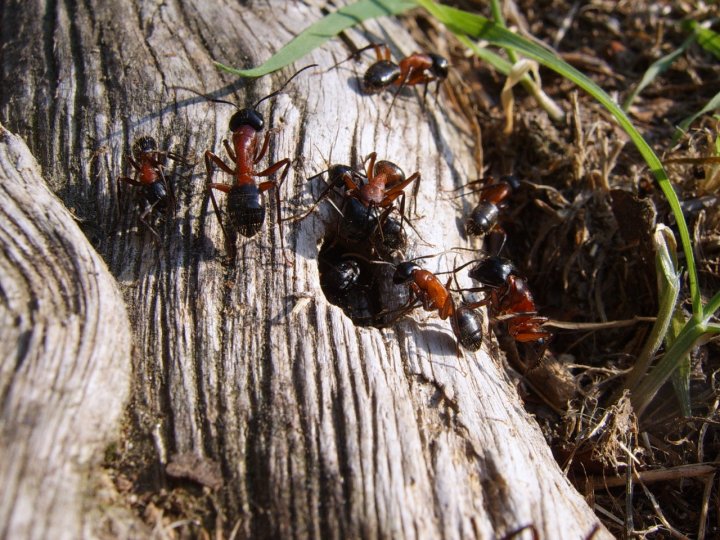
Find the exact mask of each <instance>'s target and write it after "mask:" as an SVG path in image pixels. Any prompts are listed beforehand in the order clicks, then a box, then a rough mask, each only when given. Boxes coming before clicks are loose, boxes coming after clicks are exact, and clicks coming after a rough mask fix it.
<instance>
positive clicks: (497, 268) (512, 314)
mask: <svg viewBox="0 0 720 540" xmlns="http://www.w3.org/2000/svg"><path fill="white" fill-rule="evenodd" d="M461 268H462V267H461ZM468 275H469V276H470V277H471V278H472V279H474V280H476V281H478V282H480V283H481V284H482V285H483V287H481V288H480V289H472V290H486V289H487V288H489V289H490V294H489V295H488V297H487V298H485V299H484V300H481V301H480V302H477V303H476V305H485V304H490V306H491V307H492V308H493V310H494V311H495V312H496V314H497V315H500V316H507V328H508V333H509V334H510V336H512V338H513V339H514V340H515V341H518V342H531V341H534V342H536V343H538V344H539V345H543V344H545V340H546V339H547V338H549V337H551V336H552V334H551V333H550V332H546V331H543V330H542V329H541V325H542V324H543V323H544V322H546V321H547V320H548V319H547V318H545V317H541V316H539V315H538V313H537V308H536V306H535V301H534V300H533V296H532V293H531V292H530V288H529V287H528V285H527V282H526V281H525V280H524V279H523V278H522V277H520V276H519V274H518V271H517V269H516V268H515V266H514V265H513V264H512V262H510V261H509V260H507V259H504V258H502V257H499V256H497V255H493V256H490V257H487V258H486V259H483V260H482V261H480V262H479V263H478V264H477V265H476V266H474V267H473V268H472V269H471V270H470V271H469V272H468Z"/></svg>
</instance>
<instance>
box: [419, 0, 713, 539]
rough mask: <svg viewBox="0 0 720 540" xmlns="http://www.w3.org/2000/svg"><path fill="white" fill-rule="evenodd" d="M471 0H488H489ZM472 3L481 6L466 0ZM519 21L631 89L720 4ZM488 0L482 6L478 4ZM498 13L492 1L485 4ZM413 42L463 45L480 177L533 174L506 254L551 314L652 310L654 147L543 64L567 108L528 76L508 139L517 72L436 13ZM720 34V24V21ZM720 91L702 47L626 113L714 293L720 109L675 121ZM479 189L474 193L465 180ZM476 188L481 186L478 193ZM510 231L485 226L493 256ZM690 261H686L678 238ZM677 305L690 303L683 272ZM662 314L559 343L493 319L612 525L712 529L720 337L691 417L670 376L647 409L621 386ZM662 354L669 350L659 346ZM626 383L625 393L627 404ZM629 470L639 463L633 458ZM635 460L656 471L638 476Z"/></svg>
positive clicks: (505, 217) (569, 464) (459, 66)
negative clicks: (453, 32)
mask: <svg viewBox="0 0 720 540" xmlns="http://www.w3.org/2000/svg"><path fill="white" fill-rule="evenodd" d="M460 4H461V5H459V6H458V7H461V8H463V9H467V10H470V11H477V10H478V9H479V8H478V6H477V4H476V3H465V4H468V5H465V4H463V3H462V2H461V3H460ZM470 4H471V5H470ZM504 4H505V6H506V12H505V15H506V17H507V23H508V25H509V26H511V27H513V28H515V29H520V31H521V32H523V33H525V34H526V35H530V36H533V37H534V38H537V39H538V40H541V41H542V42H543V43H545V44H548V45H552V46H553V47H554V48H555V50H556V51H557V52H558V53H559V54H560V55H561V56H562V57H563V58H564V59H565V60H566V61H567V62H568V63H570V64H571V65H573V66H575V67H576V68H578V69H579V70H580V71H582V72H583V73H585V74H586V75H588V76H589V77H591V78H592V79H593V80H594V81H595V82H596V83H597V84H598V85H599V86H600V87H602V88H603V89H604V90H605V91H607V92H608V93H609V94H611V95H613V96H614V97H615V98H616V99H617V100H618V102H620V103H622V102H623V100H624V99H625V98H626V97H627V96H628V95H629V94H630V92H631V91H632V90H633V88H634V87H635V85H636V84H637V82H638V81H640V80H641V78H642V77H643V74H644V73H645V71H646V70H647V69H648V67H649V66H650V65H651V64H652V63H653V62H655V61H656V60H658V59H659V58H661V57H662V56H664V55H667V54H669V53H671V52H673V51H675V50H677V49H678V48H679V47H680V46H681V44H682V43H683V42H684V41H685V40H686V39H687V37H688V35H689V30H687V29H685V27H684V26H683V21H698V22H703V21H706V20H708V19H710V18H711V17H717V11H714V12H711V9H716V8H711V7H710V6H709V5H707V6H706V5H704V4H702V3H701V4H697V3H693V4H691V3H685V2H652V3H651V2H619V3H618V2H603V1H593V2H589V3H579V2H576V3H573V2H563V1H558V0H549V1H543V2H530V1H526V2H522V1H519V2H512V1H511V2H505V3H504ZM483 9H485V8H483ZM483 14H484V15H486V16H490V14H489V13H488V12H485V13H483ZM407 23H408V25H410V26H412V27H414V28H415V37H416V38H417V39H418V40H419V41H420V42H421V43H423V44H427V46H428V47H429V48H432V49H433V50H435V51H437V52H439V53H441V54H447V55H448V56H449V57H450V58H451V63H452V65H453V70H452V71H454V73H453V72H451V76H450V78H449V81H448V83H447V84H446V87H445V91H446V92H448V95H449V97H450V98H451V100H452V101H453V102H454V103H455V106H456V107H457V109H458V112H461V113H462V114H464V116H465V117H466V118H467V119H468V123H469V124H471V125H473V126H474V128H475V130H476V131H477V132H478V133H479V134H480V135H481V139H482V148H481V149H480V150H479V151H478V165H479V168H480V170H485V171H486V175H485V179H484V181H485V182H488V183H491V182H492V180H491V178H495V179H497V178H500V177H502V176H503V175H510V174H511V175H514V176H515V177H516V178H518V179H519V180H520V181H521V186H520V188H519V189H518V190H516V191H515V192H514V193H513V195H512V196H511V197H509V198H508V200H507V201H505V202H504V205H503V206H502V207H501V217H500V221H501V227H502V229H503V230H504V231H505V235H504V236H506V243H505V245H504V247H503V248H502V252H501V254H502V255H503V256H504V257H507V258H509V259H511V260H512V261H513V263H514V264H515V266H516V267H517V268H518V269H519V273H520V274H521V275H522V276H524V278H525V279H527V283H528V284H529V286H530V289H531V291H532V292H533V295H534V299H535V303H536V305H537V306H538V308H539V312H540V314H541V315H542V316H544V317H548V318H549V319H551V321H550V324H548V325H547V326H546V327H550V326H551V324H552V323H553V322H554V321H562V322H565V323H611V322H620V321H632V320H633V319H634V318H652V317H654V316H655V315H656V314H657V309H658V301H657V297H658V293H657V278H656V269H655V248H654V247H653V243H652V235H653V232H654V230H655V227H656V224H665V225H667V226H669V227H671V228H672V229H673V231H674V233H675V237H676V238H679V235H678V233H677V230H676V229H675V221H674V218H673V216H672V214H671V212H670V210H669V207H668V204H667V202H666V200H665V199H664V197H663V194H662V192H661V191H660V189H659V187H658V186H657V184H656V182H655V179H654V177H653V175H652V173H651V171H650V170H648V168H647V166H646V164H645V162H644V161H643V159H642V157H641V156H640V154H639V153H638V151H637V150H636V149H635V147H634V146H633V145H632V143H631V142H629V139H628V137H627V136H626V135H625V134H624V132H623V131H622V130H621V129H620V128H619V126H618V125H617V124H616V123H615V122H614V121H613V120H612V119H611V117H610V115H609V114H608V113H607V112H606V111H605V110H604V109H603V108H602V107H601V106H600V105H599V104H598V103H597V102H595V101H594V100H593V98H592V97H590V96H589V95H586V94H584V93H583V92H582V91H581V90H579V89H576V88H575V87H574V86H573V84H572V83H570V82H569V81H567V80H565V79H563V78H561V77H559V76H558V75H556V74H554V73H553V72H550V71H548V70H545V69H541V75H542V88H543V90H544V91H545V92H546V93H547V94H548V95H549V96H550V97H551V98H552V99H553V100H554V101H555V102H556V103H557V104H559V105H560V107H561V108H562V109H563V110H564V111H565V112H566V120H567V121H566V122H564V123H554V122H553V121H551V120H550V119H549V118H548V115H547V114H546V113H545V112H544V111H543V110H542V109H541V108H540V107H539V106H538V104H537V102H536V101H535V100H534V99H533V98H532V97H531V96H529V95H528V94H527V93H526V92H525V91H524V90H523V89H522V88H520V87H519V86H516V87H515V88H514V90H513V92H514V94H515V99H516V103H515V110H514V118H513V119H514V126H513V130H512V133H511V134H510V135H504V134H503V127H504V125H505V121H506V120H505V113H504V111H503V107H502V104H501V101H500V94H501V91H502V89H503V85H504V84H505V77H504V76H503V75H502V74H500V73H498V72H497V71H495V70H494V69H493V68H492V67H490V66H488V65H486V64H484V63H483V62H481V61H479V60H477V59H474V58H468V57H467V55H466V54H465V50H464V48H463V47H462V46H461V45H460V44H459V43H457V42H455V41H454V40H453V38H452V37H450V36H448V35H447V32H445V31H444V30H443V29H441V28H440V27H439V26H438V25H437V24H436V23H435V22H434V21H432V20H429V19H426V18H424V17H422V16H421V17H420V18H417V17H416V18H408V19H407ZM714 30H715V31H716V32H717V31H718V30H720V28H718V26H717V24H716V25H715V28H714ZM718 88H720V62H719V59H718V58H717V57H714V56H713V55H712V54H710V53H709V52H707V51H706V50H704V49H703V48H702V47H701V46H699V45H698V44H697V43H694V44H693V45H691V46H690V47H689V48H688V49H687V50H686V51H685V52H684V53H683V54H681V55H680V56H679V57H678V58H677V59H676V61H675V62H674V63H673V64H672V65H671V66H670V67H669V68H668V69H667V70H666V71H665V72H663V73H662V74H659V75H658V76H657V77H656V78H655V79H654V80H653V82H652V83H651V84H650V85H649V86H647V87H646V88H645V89H644V90H643V91H642V92H641V93H640V94H639V95H638V96H637V97H636V99H635V100H634V102H633V104H632V106H631V107H630V109H629V115H630V118H631V119H632V121H633V122H634V124H635V125H636V127H637V128H638V129H639V130H640V132H641V133H642V134H643V136H644V137H645V138H646V140H647V141H648V143H649V144H650V145H651V146H652V147H653V149H654V150H655V152H656V153H657V154H658V155H659V156H660V157H661V159H662V160H663V161H664V163H665V164H666V169H667V171H668V173H669V175H670V178H671V181H672V183H673V186H674V188H675V190H676V192H677V194H678V196H679V198H680V200H681V201H682V205H683V210H684V212H685V219H686V220H687V222H688V225H689V227H690V230H691V231H692V234H693V236H694V238H693V241H694V246H695V257H696V264H697V267H698V271H699V280H700V288H701V292H702V297H703V299H704V300H705V301H707V300H708V299H709V298H711V297H712V296H713V295H714V294H715V293H717V292H718V290H720V287H719V284H720V279H719V277H720V276H719V274H718V271H719V270H720V266H719V265H720V242H719V239H720V212H719V211H718V208H719V205H718V204H717V198H718V195H717V189H718V183H719V182H720V164H719V163H718V160H717V158H715V160H713V158H712V156H717V155H718V153H719V152H718V149H717V148H718V147H717V144H718V143H717V141H718V118H717V117H713V116H712V115H711V114H706V115H704V116H702V117H700V118H698V119H697V120H695V121H694V122H693V123H692V125H691V126H690V129H689V130H688V131H687V132H686V133H684V134H682V136H680V138H679V139H678V141H677V142H674V141H673V136H674V134H675V126H677V125H678V124H679V123H680V122H681V121H682V120H683V119H684V118H686V117H688V116H690V115H692V114H694V113H696V112H697V111H699V110H700V109H701V108H702V107H704V106H705V105H706V104H707V102H708V101H709V100H710V99H711V98H713V96H714V95H715V94H716V92H717V89H718ZM467 196H468V197H475V198H478V197H479V196H480V195H479V194H478V193H474V194H473V193H472V190H471V189H468V195H467ZM478 200H479V199H478ZM496 249H497V243H495V245H494V246H493V245H492V242H491V241H488V239H486V250H487V251H488V253H489V254H493V253H494V250H496ZM678 258H679V261H678V264H679V266H680V268H685V267H686V261H685V259H684V257H683V254H682V250H680V249H678ZM683 279H684V281H683V289H682V291H681V293H680V298H681V302H682V303H681V308H682V313H684V314H685V316H686V317H687V316H688V313H689V311H690V305H689V300H688V298H689V292H688V288H687V283H686V279H687V277H686V276H685V275H684V276H683ZM651 326H652V319H651V320H650V322H643V321H635V322H633V323H632V324H627V325H621V324H616V325H612V324H610V325H604V326H603V327H599V326H598V327H596V328H592V327H590V328H588V327H584V328H583V329H568V328H564V329H563V328H558V329H555V330H554V338H553V339H552V340H551V341H550V343H549V345H548V346H547V349H546V350H545V351H542V347H538V346H537V345H533V344H532V343H528V344H526V343H517V342H516V341H515V340H513V339H511V338H509V337H508V336H507V335H506V332H505V330H504V325H503V324H502V323H498V324H496V325H495V329H496V335H497V336H498V338H499V342H500V344H501V346H502V347H503V349H504V350H505V352H506V355H507V358H508V363H509V367H510V369H511V370H513V371H514V373H515V374H516V376H517V381H518V385H519V387H520V388H521V389H522V390H523V391H524V393H525V399H526V406H527V408H528V410H530V411H531V412H532V413H533V414H535V416H536V418H537V420H538V422H539V423H540V424H541V426H542V427H543V429H544V432H545V435H546V437H547V440H548V443H549V444H550V445H551V447H552V448H553V451H554V453H555V455H556V457H557V459H558V462H559V463H560V465H561V466H562V467H563V469H564V470H566V471H567V474H568V476H569V478H570V479H571V481H573V482H574V483H575V484H576V486H577V487H578V489H580V491H581V492H582V493H584V494H585V495H586V497H587V498H588V500H589V501H590V502H591V504H593V505H594V507H595V508H596V510H597V513H598V516H599V517H600V518H601V519H602V520H603V522H604V523H605V525H606V526H607V527H608V529H609V530H610V531H611V532H612V533H614V534H616V535H617V536H620V537H626V536H635V535H637V536H640V537H644V536H650V537H656V538H660V537H669V536H678V537H685V536H690V537H698V538H702V537H706V538H708V537H717V535H718V534H719V532H720V514H718V503H719V502H720V500H719V498H718V492H717V488H716V485H715V483H714V480H715V478H714V473H712V470H713V469H712V468H707V469H703V468H699V469H698V468H697V467H693V466H694V465H698V466H699V465H700V464H703V463H708V462H716V461H717V460H718V456H719V452H720V445H719V444H718V443H719V432H718V429H717V427H718V420H719V418H718V414H717V409H718V403H720V401H719V400H718V392H717V386H716V384H715V374H716V372H717V370H718V367H719V365H720V356H719V355H718V344H717V341H710V342H708V343H705V344H704V345H702V346H699V347H697V348H696V349H694V350H693V352H692V354H691V355H690V358H689V359H688V365H687V366H686V367H685V369H686V370H687V378H686V380H687V381H689V390H690V391H689V395H690V400H691V401H690V407H691V410H690V411H686V412H685V414H683V410H682V408H681V405H680V401H679V400H678V397H677V394H676V392H675V390H674V387H673V385H672V384H670V383H667V384H666V385H665V386H664V387H663V388H662V389H661V391H660V392H659V394H658V395H657V397H656V398H655V399H654V401H653V402H652V403H651V405H650V406H649V407H648V408H647V409H646V410H645V411H644V413H643V414H642V416H640V417H639V418H638V417H637V415H636V414H635V413H634V411H633V409H632V406H631V405H630V402H629V400H628V396H627V395H626V394H625V395H624V394H622V388H623V381H624V379H625V376H626V374H627V373H628V371H629V369H630V368H631V367H632V366H633V362H634V361H635V359H636V358H637V356H638V354H639V353H640V350H641V349H642V347H643V345H644V343H645V340H646V339H647V338H648V335H649V332H650V329H651ZM660 352H662V349H661V351H660ZM618 396H620V399H618ZM629 469H630V470H629ZM630 472H632V473H636V474H640V475H641V478H642V479H643V481H641V482H638V481H637V480H633V481H630V474H629V473H630Z"/></svg>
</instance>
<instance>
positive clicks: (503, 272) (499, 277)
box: [468, 255, 518, 287]
mask: <svg viewBox="0 0 720 540" xmlns="http://www.w3.org/2000/svg"><path fill="white" fill-rule="evenodd" d="M468 275H469V276H470V277H471V278H472V279H474V280H475V281H477V282H479V283H482V284H483V285H488V286H490V287H501V286H502V285H505V283H506V282H507V280H508V278H509V277H510V276H511V275H514V276H517V275H518V271H517V268H515V265H514V264H513V263H512V262H510V261H509V260H508V259H505V258H503V257H498V256H497V255H492V256H490V257H488V258H487V259H483V260H482V261H480V262H479V263H478V264H476V265H475V266H473V267H472V268H471V269H470V271H469V272H468Z"/></svg>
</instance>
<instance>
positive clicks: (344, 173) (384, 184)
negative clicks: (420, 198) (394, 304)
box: [296, 152, 420, 253]
mask: <svg viewBox="0 0 720 540" xmlns="http://www.w3.org/2000/svg"><path fill="white" fill-rule="evenodd" d="M376 160H377V153H376V152H373V153H371V154H370V155H368V157H367V158H365V161H367V162H368V164H367V167H366V173H365V174H363V173H362V172H360V171H357V170H355V169H353V168H352V167H350V166H348V165H332V166H330V167H329V168H328V169H327V172H328V176H329V179H330V183H329V184H328V186H327V187H326V188H325V189H324V190H323V192H322V193H320V195H319V196H318V198H317V199H316V200H315V202H314V203H313V204H312V206H311V207H310V209H309V210H308V211H307V212H305V214H303V215H302V216H300V217H299V218H296V219H304V218H305V217H307V216H308V215H309V214H310V213H312V212H313V210H314V209H315V208H316V207H317V206H318V204H320V202H321V201H322V200H323V199H324V198H325V197H327V196H328V195H329V193H330V191H332V190H333V189H341V188H343V187H344V188H345V192H344V193H343V207H342V211H341V213H342V215H343V220H342V222H341V234H342V235H343V236H344V237H345V239H347V240H350V241H352V242H359V241H362V240H364V239H366V238H368V237H371V236H372V237H373V243H375V244H376V245H377V244H378V242H377V241H376V238H375V237H376V236H379V238H380V240H379V243H380V244H382V246H381V249H379V250H378V251H382V250H386V251H387V252H388V253H389V252H392V251H395V250H398V249H402V247H403V245H404V243H405V234H404V232H403V230H402V221H403V220H404V221H407V219H406V218H405V215H404V209H405V198H404V195H405V193H404V191H403V190H404V189H405V188H406V187H407V186H408V185H409V184H410V183H411V182H414V181H416V180H419V179H420V173H419V172H416V173H414V174H412V175H410V176H409V177H407V178H406V177H405V173H404V172H403V170H402V169H401V168H400V167H398V166H397V165H396V164H395V163H392V162H391V161H385V160H380V161H376ZM323 172H325V171H323ZM320 174H322V173H320ZM316 176H319V175H316ZM313 178H315V177H313ZM399 197H402V199H401V203H400V207H399V213H400V220H399V221H398V220H396V219H394V218H392V217H391V215H390V214H391V213H392V211H393V210H394V209H396V207H395V206H394V202H395V200H396V199H398V198H399ZM378 208H382V209H384V210H383V212H381V213H380V214H378V212H377V211H376V210H377V209H378Z"/></svg>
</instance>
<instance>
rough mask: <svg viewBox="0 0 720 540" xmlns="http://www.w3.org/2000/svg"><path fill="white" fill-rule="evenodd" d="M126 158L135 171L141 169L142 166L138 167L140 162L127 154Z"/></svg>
mask: <svg viewBox="0 0 720 540" xmlns="http://www.w3.org/2000/svg"><path fill="white" fill-rule="evenodd" d="M127 159H128V162H129V163H130V165H132V167H133V169H135V170H136V171H139V170H140V169H142V167H140V164H139V163H138V162H137V161H135V160H134V159H133V158H131V157H130V156H128V158H127Z"/></svg>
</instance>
